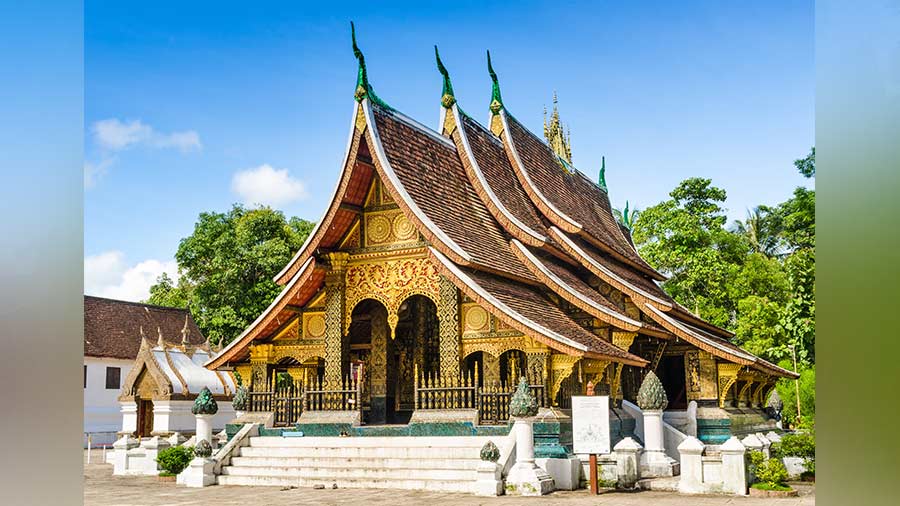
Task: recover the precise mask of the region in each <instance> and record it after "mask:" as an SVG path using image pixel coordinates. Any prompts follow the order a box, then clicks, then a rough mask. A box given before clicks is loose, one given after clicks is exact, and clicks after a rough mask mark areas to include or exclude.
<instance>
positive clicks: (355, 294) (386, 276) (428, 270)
mask: <svg viewBox="0 0 900 506" xmlns="http://www.w3.org/2000/svg"><path fill="white" fill-rule="evenodd" d="M440 284H441V276H440V274H438V272H437V270H436V269H435V268H434V265H432V264H431V262H429V261H428V259H427V258H424V257H423V258H402V259H397V260H387V261H383V262H373V263H364V264H354V265H350V266H349V267H347V274H346V297H347V305H346V313H345V315H344V324H345V327H344V328H345V329H347V328H349V326H350V315H351V314H352V313H353V308H354V307H356V304H357V303H359V301H361V300H363V299H375V300H377V301H379V302H381V303H382V304H384V307H385V308H386V309H387V311H388V326H389V327H390V329H391V336H392V337H393V335H394V329H395V328H396V327H397V319H398V316H397V312H398V311H399V309H400V304H402V303H403V301H404V300H406V299H407V298H409V297H412V296H413V295H424V296H425V297H428V298H429V299H431V300H432V301H433V302H434V303H435V304H436V305H437V304H438V303H439V301H440Z"/></svg>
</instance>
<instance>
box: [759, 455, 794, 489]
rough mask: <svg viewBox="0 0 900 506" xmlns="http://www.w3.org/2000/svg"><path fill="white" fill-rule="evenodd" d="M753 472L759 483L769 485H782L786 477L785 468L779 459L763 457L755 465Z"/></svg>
mask: <svg viewBox="0 0 900 506" xmlns="http://www.w3.org/2000/svg"><path fill="white" fill-rule="evenodd" d="M753 473H754V474H755V475H756V479H757V480H759V481H760V482H761V483H765V484H767V485H770V486H773V487H774V486H776V485H783V484H784V482H786V481H787V479H788V472H787V469H785V467H784V463H783V462H781V459H764V460H763V461H762V462H761V463H760V464H759V465H757V466H756V468H755V469H754V471H753Z"/></svg>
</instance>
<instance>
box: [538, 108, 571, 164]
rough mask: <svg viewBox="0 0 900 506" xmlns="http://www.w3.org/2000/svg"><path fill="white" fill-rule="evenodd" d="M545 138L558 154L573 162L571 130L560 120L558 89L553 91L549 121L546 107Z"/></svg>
mask: <svg viewBox="0 0 900 506" xmlns="http://www.w3.org/2000/svg"><path fill="white" fill-rule="evenodd" d="M544 138H546V139H547V143H548V144H549V145H550V148H551V149H553V152H554V153H556V156H558V157H560V158H562V159H563V160H565V161H566V162H568V163H570V164H571V163H572V147H571V144H570V139H571V137H570V132H569V130H568V129H567V128H564V127H563V126H562V123H561V122H560V120H559V98H558V97H557V96H556V91H554V92H553V112H552V113H551V114H550V121H549V122H548V121H547V108H546V106H545V107H544Z"/></svg>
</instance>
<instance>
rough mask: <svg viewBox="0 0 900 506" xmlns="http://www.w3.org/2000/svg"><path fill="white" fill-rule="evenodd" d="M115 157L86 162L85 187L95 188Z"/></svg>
mask: <svg viewBox="0 0 900 506" xmlns="http://www.w3.org/2000/svg"><path fill="white" fill-rule="evenodd" d="M113 161H115V158H104V159H102V160H100V161H99V162H97V163H93V162H87V161H86V162H84V187H85V189H89V188H93V187H94V185H96V184H97V181H98V180H99V179H100V178H102V177H103V176H105V175H106V172H107V170H108V169H109V166H110V165H112V164H113Z"/></svg>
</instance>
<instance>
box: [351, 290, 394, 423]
mask: <svg viewBox="0 0 900 506" xmlns="http://www.w3.org/2000/svg"><path fill="white" fill-rule="evenodd" d="M388 334H389V329H388V323H387V309H385V307H384V305H383V304H382V303H381V302H378V301H377V300H374V299H365V300H362V301H360V302H359V303H358V304H357V305H356V306H355V307H354V308H353V312H352V313H351V316H350V335H349V357H348V363H346V365H345V367H346V368H347V369H348V370H352V371H354V372H355V371H357V370H358V369H359V368H360V367H361V368H362V370H363V386H362V416H363V420H362V422H363V423H365V424H370V425H372V424H375V425H378V424H384V423H387V406H388V405H389V404H390V402H389V397H390V398H391V399H390V400H391V401H392V400H393V399H392V398H393V392H389V391H388V383H387V356H388V351H389V348H390V347H391V342H390V338H389V337H388Z"/></svg>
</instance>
